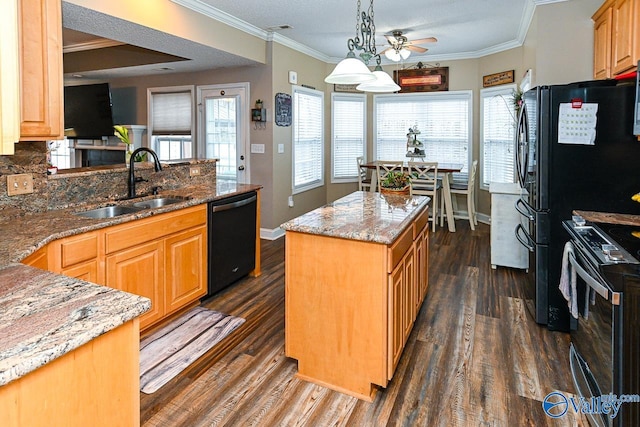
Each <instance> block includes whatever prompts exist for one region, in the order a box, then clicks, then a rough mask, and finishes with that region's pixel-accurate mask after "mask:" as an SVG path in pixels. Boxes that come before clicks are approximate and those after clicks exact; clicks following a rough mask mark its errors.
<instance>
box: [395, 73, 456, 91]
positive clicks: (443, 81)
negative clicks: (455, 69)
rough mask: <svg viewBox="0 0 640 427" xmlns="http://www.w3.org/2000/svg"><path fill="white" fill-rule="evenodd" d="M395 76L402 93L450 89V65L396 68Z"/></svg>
mask: <svg viewBox="0 0 640 427" xmlns="http://www.w3.org/2000/svg"><path fill="white" fill-rule="evenodd" d="M393 78H394V80H395V81H396V83H397V84H398V85H399V86H400V93H407V92H438V91H448V90H449V67H432V68H418V69H409V70H396V71H394V72H393Z"/></svg>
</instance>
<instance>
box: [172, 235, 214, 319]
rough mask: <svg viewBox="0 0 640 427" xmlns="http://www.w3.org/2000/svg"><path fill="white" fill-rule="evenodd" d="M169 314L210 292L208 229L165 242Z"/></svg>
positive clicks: (173, 237) (175, 237)
mask: <svg viewBox="0 0 640 427" xmlns="http://www.w3.org/2000/svg"><path fill="white" fill-rule="evenodd" d="M165 256H166V270H165V283H166V285H167V287H166V289H165V292H166V294H165V298H166V299H165V311H166V313H167V314H168V313H171V312H173V311H175V310H178V309H180V308H181V307H184V306H185V305H187V304H189V303H191V302H193V301H196V300H197V299H198V298H199V297H201V296H203V295H205V294H206V293H207V227H206V226H202V227H197V228H193V229H191V230H187V231H184V232H182V233H177V234H174V235H172V236H171V237H169V238H167V239H166V240H165Z"/></svg>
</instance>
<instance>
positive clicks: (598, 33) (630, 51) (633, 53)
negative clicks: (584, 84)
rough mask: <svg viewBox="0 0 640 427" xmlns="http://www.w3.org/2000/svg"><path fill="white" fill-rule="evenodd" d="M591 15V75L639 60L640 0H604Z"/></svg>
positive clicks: (615, 71)
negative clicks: (592, 45) (592, 41)
mask: <svg viewBox="0 0 640 427" xmlns="http://www.w3.org/2000/svg"><path fill="white" fill-rule="evenodd" d="M592 19H593V21H594V59H593V66H594V67H593V73H594V78H596V79H605V78H611V77H614V76H617V75H619V74H622V73H625V72H629V71H632V70H634V69H635V68H636V67H637V64H638V60H640V0H607V1H605V2H604V4H603V5H602V6H601V7H600V8H599V9H598V10H597V11H596V13H595V14H594V15H593V17H592Z"/></svg>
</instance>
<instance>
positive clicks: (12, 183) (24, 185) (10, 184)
mask: <svg viewBox="0 0 640 427" xmlns="http://www.w3.org/2000/svg"><path fill="white" fill-rule="evenodd" d="M29 193H33V175H31V174H30V173H21V174H17V175H7V195H9V196H15V195H17V194H29Z"/></svg>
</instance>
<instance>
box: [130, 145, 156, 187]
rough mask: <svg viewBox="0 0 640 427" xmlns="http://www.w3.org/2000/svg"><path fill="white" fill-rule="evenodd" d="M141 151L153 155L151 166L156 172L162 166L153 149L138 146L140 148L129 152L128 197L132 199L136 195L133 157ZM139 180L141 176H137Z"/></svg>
mask: <svg viewBox="0 0 640 427" xmlns="http://www.w3.org/2000/svg"><path fill="white" fill-rule="evenodd" d="M141 151H146V152H147V153H149V154H151V157H153V166H154V168H155V170H156V172H160V171H161V170H162V166H161V165H160V160H158V155H157V154H156V152H155V151H153V150H152V149H151V148H147V147H140V148H136V149H135V150H134V151H133V153H131V159H129V181H128V183H129V198H130V199H133V198H134V197H136V177H135V174H134V170H133V165H134V164H135V158H136V155H137V154H138V153H139V152H141ZM139 180H140V181H142V178H139Z"/></svg>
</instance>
